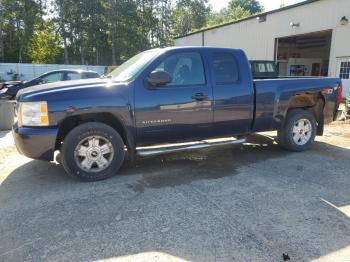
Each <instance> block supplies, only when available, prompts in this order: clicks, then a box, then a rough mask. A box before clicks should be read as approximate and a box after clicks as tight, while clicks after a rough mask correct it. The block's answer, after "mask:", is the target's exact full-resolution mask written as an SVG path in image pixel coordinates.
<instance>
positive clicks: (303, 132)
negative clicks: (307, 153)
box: [293, 119, 312, 146]
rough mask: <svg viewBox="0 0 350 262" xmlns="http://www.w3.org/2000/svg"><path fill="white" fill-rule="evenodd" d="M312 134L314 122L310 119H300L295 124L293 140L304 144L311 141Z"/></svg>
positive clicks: (298, 143) (301, 144)
mask: <svg viewBox="0 0 350 262" xmlns="http://www.w3.org/2000/svg"><path fill="white" fill-rule="evenodd" d="M311 136H312V124H311V122H310V120H308V119H299V120H297V121H296V122H295V123H294V126H293V140H294V142H295V143H296V144H297V145H299V146H303V145H305V144H307V142H309V140H310V138H311Z"/></svg>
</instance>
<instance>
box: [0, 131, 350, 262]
mask: <svg viewBox="0 0 350 262" xmlns="http://www.w3.org/2000/svg"><path fill="white" fill-rule="evenodd" d="M287 156H288V161H289V159H291V161H295V160H300V163H301V164H300V165H297V166H293V168H294V170H290V168H291V167H290V166H288V161H286V157H287ZM289 157H290V158H289ZM306 157H309V158H310V157H311V159H312V160H313V161H320V162H318V163H315V162H313V163H312V164H313V165H318V166H322V165H325V164H326V162H322V161H324V160H327V161H329V162H333V161H334V163H333V164H332V166H334V168H335V169H336V168H339V172H340V170H341V172H343V169H344V168H345V167H347V166H349V164H347V163H348V162H349V161H350V155H349V150H347V149H344V148H339V147H336V146H332V145H328V144H325V143H320V142H317V143H316V144H315V146H314V148H313V149H312V150H311V151H308V152H305V153H290V152H286V151H284V150H282V149H280V148H279V147H278V145H277V144H276V143H274V139H273V138H271V137H267V136H262V135H254V136H252V137H249V138H248V141H247V143H246V144H244V145H242V146H235V147H232V146H229V147H224V148H220V149H210V150H202V151H193V152H185V153H177V154H169V155H166V156H158V157H150V158H144V159H139V160H137V162H136V164H135V166H130V165H128V164H126V165H124V166H123V167H122V169H121V170H120V172H119V174H118V175H117V176H115V177H113V178H112V179H109V180H106V181H100V182H96V183H81V182H79V181H77V180H74V179H72V178H70V177H68V176H67V175H66V174H65V172H64V170H63V169H62V167H61V166H60V165H57V164H54V163H45V162H40V161H30V162H28V163H26V164H24V165H23V166H20V167H19V168H17V169H16V170H14V171H13V172H12V173H11V174H9V175H8V177H7V178H6V179H5V180H4V182H3V183H2V184H1V186H0V214H1V213H2V214H3V215H2V216H1V221H0V235H2V238H1V239H0V260H2V259H4V260H6V261H11V260H12V261H23V260H31V261H38V260H71V261H95V260H99V259H104V258H111V257H120V256H124V255H130V254H138V253H143V252H149V251H159V252H164V253H167V254H170V255H172V256H174V257H178V258H183V259H189V260H195V261H213V260H216V259H217V260H220V261H232V260H239V261H247V260H251V261H258V260H259V261H282V254H283V253H284V252H286V253H288V252H289V254H290V255H291V258H292V260H293V261H299V260H300V261H303V260H305V258H306V260H311V259H314V258H319V257H322V256H324V255H328V254H331V253H333V252H337V251H339V250H342V249H344V248H346V247H348V246H349V245H350V233H349V232H350V220H349V217H348V216H347V215H346V210H345V211H344V209H343V208H344V207H347V206H349V205H350V195H349V194H348V193H346V192H347V189H346V187H347V185H350V176H349V177H348V176H346V175H344V174H340V173H339V172H338V169H336V170H335V172H334V173H332V176H330V177H327V178H325V179H326V180H324V178H322V179H323V181H317V180H321V177H322V175H321V176H320V174H315V178H313V177H312V174H311V175H310V171H309V170H308V169H307V168H308V165H307V164H305V163H303V161H304V160H305V159H306ZM341 159H343V161H344V162H341V161H340V160H341ZM267 160H275V161H274V163H276V162H279V161H281V163H283V165H286V167H285V168H286V169H289V171H290V172H289V175H287V174H285V175H283V174H281V168H280V169H279V172H280V173H278V171H277V172H275V170H274V168H275V167H273V166H271V167H270V166H267V167H265V168H266V170H263V171H261V172H260V171H259V170H258V169H257V166H259V163H260V162H263V161H267ZM329 162H327V163H328V164H329ZM250 166H252V168H250V169H248V171H246V172H243V173H242V172H241V170H242V169H241V168H243V167H250ZM283 168H284V167H283ZM283 168H282V171H283ZM333 171H334V170H333ZM325 174H326V173H325ZM294 175H295V179H294V177H293V176H294ZM317 175H318V176H319V177H317ZM284 177H285V179H286V180H285V181H284V180H283V179H284ZM261 181H265V183H266V184H267V185H268V184H269V183H271V184H273V185H272V186H271V187H268V186H267V187H266V184H265V185H264V184H260V182H261ZM266 181H267V182H266ZM305 185H307V187H306V188H305ZM309 185H310V187H309ZM327 185H329V186H327ZM337 185H339V188H338V191H339V192H335V191H336V190H334V188H337ZM344 188H345V189H344ZM316 189H317V190H316ZM227 192H228V193H227ZM211 193H213V195H214V196H212V197H211V196H210V194H211ZM276 195H277V196H278V197H275V198H274V197H273V196H276ZM215 196H216V197H215ZM304 197H306V198H304ZM265 205H266V206H265ZM312 208H317V212H319V213H316V212H314V211H313V210H312ZM319 214H320V217H318V215H319ZM275 225H276V226H275ZM277 225H278V226H277ZM316 230H317V231H316ZM306 234H308V236H310V237H309V238H307V237H306V236H305V237H304V235H306ZM305 239H309V240H310V241H314V242H312V244H309V242H308V241H307V240H305ZM284 242H285V243H288V245H284ZM281 243H283V244H281ZM314 243H319V244H318V246H317V245H316V244H314ZM321 247H322V248H321ZM293 252H294V253H293ZM293 255H294V257H293ZM297 255H299V256H300V257H296V256H297Z"/></svg>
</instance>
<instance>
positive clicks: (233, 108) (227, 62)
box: [211, 50, 254, 136]
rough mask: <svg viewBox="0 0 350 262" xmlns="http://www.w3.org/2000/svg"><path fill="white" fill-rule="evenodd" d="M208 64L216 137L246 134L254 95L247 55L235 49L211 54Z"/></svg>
mask: <svg viewBox="0 0 350 262" xmlns="http://www.w3.org/2000/svg"><path fill="white" fill-rule="evenodd" d="M211 64H212V68H211V71H212V81H213V83H212V85H213V99H214V101H215V105H214V109H213V110H214V123H213V125H214V127H215V132H216V136H226V135H234V134H243V133H245V132H247V131H249V130H250V127H251V123H252V119H253V110H254V93H253V83H252V78H251V72H250V67H249V64H248V61H247V59H246V56H245V55H244V54H243V52H238V51H234V50H233V51H230V50H227V51H226V50H225V51H212V53H211Z"/></svg>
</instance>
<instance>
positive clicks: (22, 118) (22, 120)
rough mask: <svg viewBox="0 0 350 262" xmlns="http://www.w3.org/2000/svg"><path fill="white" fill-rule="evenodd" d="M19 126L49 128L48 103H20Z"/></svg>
mask: <svg viewBox="0 0 350 262" xmlns="http://www.w3.org/2000/svg"><path fill="white" fill-rule="evenodd" d="M18 125H19V126H48V125H49V116H48V110H47V102H24V103H19V114H18Z"/></svg>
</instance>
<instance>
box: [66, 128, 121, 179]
mask: <svg viewBox="0 0 350 262" xmlns="http://www.w3.org/2000/svg"><path fill="white" fill-rule="evenodd" d="M124 155H125V153H124V143H123V140H122V138H121V137H120V135H119V134H118V132H116V131H115V130H114V129H113V128H112V127H110V126H108V125H105V124H103V123H95V122H91V123H85V124H82V125H79V126H77V127H75V128H74V129H73V130H72V131H71V132H70V133H69V134H68V135H67V137H66V138H65V139H64V141H63V145H62V151H61V158H62V165H63V167H64V169H65V170H66V172H67V173H68V174H69V175H71V176H73V177H76V178H79V179H82V180H86V181H98V180H103V179H106V178H109V177H111V176H113V175H115V174H116V173H117V171H118V170H119V168H120V167H121V165H122V163H123V161H124Z"/></svg>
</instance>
